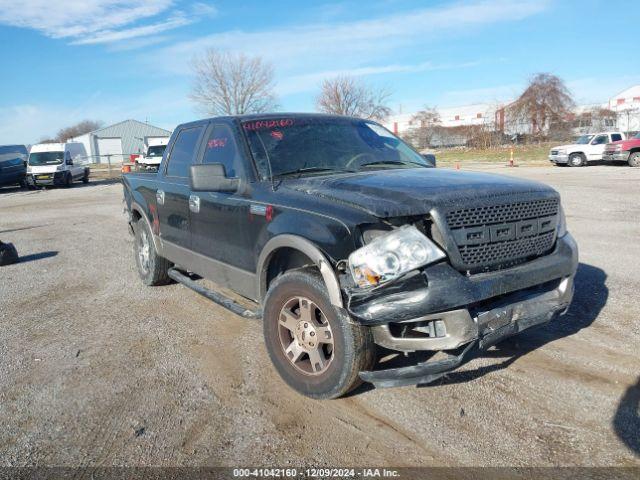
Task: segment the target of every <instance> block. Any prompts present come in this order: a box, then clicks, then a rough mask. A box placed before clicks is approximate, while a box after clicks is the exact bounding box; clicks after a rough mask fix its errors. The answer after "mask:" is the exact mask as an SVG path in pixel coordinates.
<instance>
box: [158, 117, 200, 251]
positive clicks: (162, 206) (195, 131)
mask: <svg viewBox="0 0 640 480" xmlns="http://www.w3.org/2000/svg"><path fill="white" fill-rule="evenodd" d="M203 131H204V126H197V127H192V128H184V129H182V130H180V132H179V133H178V136H177V137H176V140H175V142H174V144H173V147H172V149H171V152H170V153H169V157H168V159H167V165H166V168H165V169H164V172H162V178H160V179H159V181H158V182H157V184H158V188H157V191H156V203H157V206H158V219H159V221H160V237H161V238H162V240H163V242H168V243H169V244H170V245H169V248H171V247H178V248H180V249H182V250H184V249H189V248H190V247H191V235H190V212H189V195H190V193H191V188H190V186H189V168H190V167H191V165H192V164H193V163H194V161H195V158H196V154H197V151H198V147H199V145H200V137H201V136H202V133H203Z"/></svg>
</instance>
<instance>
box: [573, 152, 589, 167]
mask: <svg viewBox="0 0 640 480" xmlns="http://www.w3.org/2000/svg"><path fill="white" fill-rule="evenodd" d="M586 164H587V159H586V158H585V157H584V155H583V154H581V153H572V154H571V155H570V156H569V166H570V167H584V166H585V165H586Z"/></svg>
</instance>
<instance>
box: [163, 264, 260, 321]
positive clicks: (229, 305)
mask: <svg viewBox="0 0 640 480" xmlns="http://www.w3.org/2000/svg"><path fill="white" fill-rule="evenodd" d="M168 275H169V278H172V279H173V280H175V281H176V282H178V283H181V284H182V285H184V286H185V287H188V288H190V289H191V290H193V291H194V292H196V293H199V294H200V295H202V296H203V297H207V298H208V299H209V300H211V301H212V302H215V303H217V304H218V305H220V306H221V307H224V308H226V309H227V310H231V311H232V312H233V313H235V314H236V315H240V316H241V317H244V318H251V319H258V318H262V312H261V311H260V310H251V309H248V308H246V307H243V306H242V305H240V304H239V303H237V302H235V301H234V300H232V299H231V298H229V297H227V296H225V295H223V294H221V293H218V292H214V291H213V290H210V289H208V288H206V287H203V286H202V285H200V284H199V283H197V282H195V281H193V280H191V279H190V278H189V277H188V276H187V275H185V274H184V273H182V272H181V271H180V270H176V269H175V268H170V269H169V271H168Z"/></svg>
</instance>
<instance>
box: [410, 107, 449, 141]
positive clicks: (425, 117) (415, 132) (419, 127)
mask: <svg viewBox="0 0 640 480" xmlns="http://www.w3.org/2000/svg"><path fill="white" fill-rule="evenodd" d="M440 123H441V120H440V114H439V113H438V111H437V110H436V109H435V108H433V107H427V106H425V107H424V108H423V109H422V110H420V111H419V112H417V113H416V114H415V115H413V116H412V117H411V120H410V121H409V125H410V128H409V131H408V132H407V134H406V135H405V138H406V140H408V141H409V142H411V144H412V145H413V146H415V147H416V148H427V147H429V146H431V145H432V144H433V138H434V136H435V135H436V133H437V131H438V127H439V126H440Z"/></svg>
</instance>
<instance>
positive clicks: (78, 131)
mask: <svg viewBox="0 0 640 480" xmlns="http://www.w3.org/2000/svg"><path fill="white" fill-rule="evenodd" d="M101 126H102V122H101V121H97V120H83V121H81V122H78V123H76V124H75V125H72V126H70V127H66V128H62V129H60V131H58V134H57V135H56V136H55V139H54V141H56V142H60V143H64V142H66V141H67V140H69V139H71V138H75V137H79V136H80V135H84V134H85V133H89V132H93V131H94V130H97V129H98V128H100V127H101Z"/></svg>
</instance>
